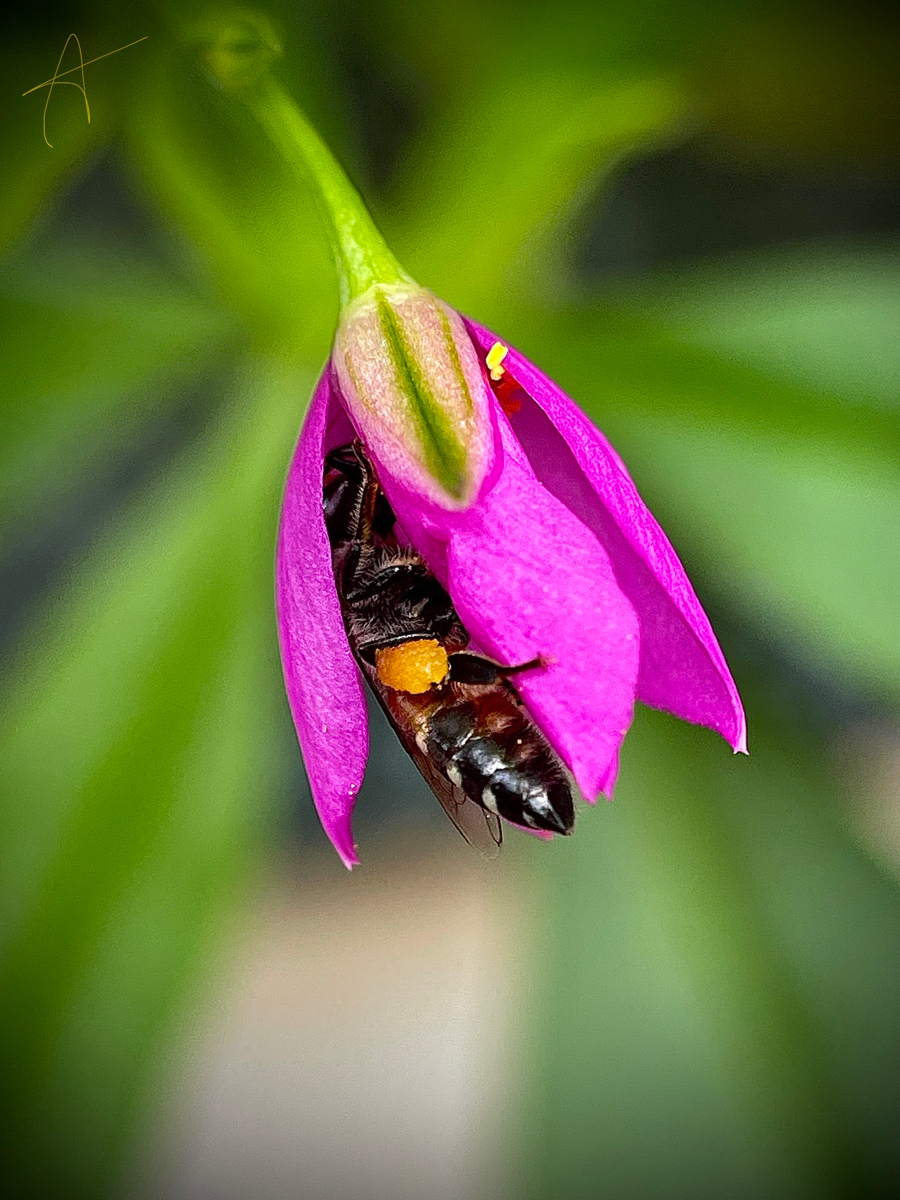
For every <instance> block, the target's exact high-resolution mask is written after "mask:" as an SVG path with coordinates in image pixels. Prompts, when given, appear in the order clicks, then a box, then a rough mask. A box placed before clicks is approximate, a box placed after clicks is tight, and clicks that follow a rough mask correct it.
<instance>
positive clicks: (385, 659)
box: [375, 638, 449, 695]
mask: <svg viewBox="0 0 900 1200" xmlns="http://www.w3.org/2000/svg"><path fill="white" fill-rule="evenodd" d="M375 670H376V671H377V673H378V678H379V679H380V680H381V682H382V683H383V684H384V685H385V687H389V688H393V689H394V691H396V692H410V693H411V694H412V695H419V694H421V693H422V692H427V691H428V689H429V688H430V687H431V686H432V684H434V683H442V682H443V680H444V679H446V678H447V671H448V670H449V663H448V662H447V651H446V650H445V649H444V647H443V646H442V645H441V644H440V642H436V641H434V639H432V638H424V639H423V640H421V641H417V642H403V644H402V645H400V646H388V647H386V648H385V649H384V650H376V651H375Z"/></svg>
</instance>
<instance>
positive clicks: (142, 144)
mask: <svg viewBox="0 0 900 1200" xmlns="http://www.w3.org/2000/svg"><path fill="white" fill-rule="evenodd" d="M173 36H174V35H172V34H165V33H164V34H161V39H162V44H161V45H160V47H159V49H158V52H157V53H156V54H155V55H154V56H153V58H152V60H150V61H149V62H148V63H147V64H146V68H145V70H144V71H143V72H142V74H141V75H140V77H139V78H136V79H135V81H134V85H133V95H132V99H131V102H130V104H129V106H128V114H127V120H126V124H125V137H126V145H127V149H128V153H129V156H130V159H131V161H132V163H133V165H134V167H135V169H136V171H137V176H138V178H139V180H140V181H141V183H142V185H143V186H144V187H145V188H146V189H147V190H148V193H149V197H150V198H151V203H153V204H154V205H156V206H159V208H160V209H161V211H162V212H163V213H164V214H165V216H166V217H167V218H168V220H169V222H170V224H172V225H174V227H175V228H176V229H178V230H180V231H181V233H182V234H183V235H187V237H188V238H189V239H190V241H191V242H192V243H193V245H194V247H195V249H196V250H198V251H199V253H200V255H201V256H202V259H201V261H205V264H208V268H209V269H210V274H211V276H212V278H213V279H214V281H215V284H216V287H217V288H218V289H219V290H220V291H221V293H222V294H223V295H224V296H225V297H227V299H228V300H229V302H230V303H231V304H233V305H234V306H236V307H237V309H238V310H239V311H240V312H241V314H242V316H243V318H244V319H245V320H246V321H247V322H248V323H249V325H250V326H251V327H252V328H253V329H254V331H255V332H256V334H257V336H258V337H259V338H261V339H262V340H265V341H266V342H272V341H276V340H281V341H284V342H286V343H288V344H289V345H291V346H294V347H298V346H299V347H301V348H303V349H304V351H305V352H306V353H310V354H313V355H315V356H317V357H318V356H321V357H322V358H324V356H325V351H326V348H327V346H328V344H329V342H330V339H331V336H332V332H333V329H334V324H335V321H336V316H337V285H336V282H335V275H334V268H333V265H332V263H331V258H330V254H329V252H328V249H327V245H326V242H325V239H324V236H323V233H322V230H321V227H320V222H319V218H318V215H317V214H316V212H315V209H314V207H313V202H312V198H311V194H310V193H309V192H308V191H307V190H306V189H305V188H304V187H303V186H302V184H301V183H299V182H298V180H297V179H296V177H295V176H294V175H292V174H291V173H290V172H289V171H288V169H287V168H286V167H285V166H284V164H283V163H282V162H281V161H280V159H279V158H278V155H277V153H276V151H275V150H274V149H273V148H272V147H271V146H269V145H268V143H267V142H266V140H265V137H264V135H263V133H262V131H261V129H260V128H259V127H258V126H257V124H256V123H255V122H254V120H253V118H252V117H251V116H250V115H249V113H248V112H247V111H246V109H245V108H244V106H243V105H242V104H241V102H240V100H239V99H237V98H236V97H234V96H231V95H229V94H227V93H225V92H223V91H221V90H217V89H216V87H215V86H214V84H213V83H212V82H211V81H210V80H209V79H207V78H206V76H205V75H203V73H202V70H201V68H202V60H201V56H200V54H199V52H198V51H197V50H196V49H192V48H191V47H190V46H189V45H183V46H177V45H176V44H175V43H174V41H173V40H172V39H173ZM294 53H295V55H297V56H298V59H299V61H295V62H293V63H292V64H291V65H292V67H293V70H294V71H295V72H296V71H300V70H301V65H302V64H304V63H306V62H307V61H308V59H307V57H305V56H304V52H303V47H302V46H301V47H294ZM313 73H314V74H315V71H313Z"/></svg>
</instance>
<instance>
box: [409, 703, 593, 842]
mask: <svg viewBox="0 0 900 1200" xmlns="http://www.w3.org/2000/svg"><path fill="white" fill-rule="evenodd" d="M507 733H508V735H509V741H508V744H507V740H506V739H505V738H502V737H500V738H498V737H491V736H489V735H486V734H484V733H482V732H480V731H479V728H478V711H477V709H476V707H475V705H472V704H468V703H461V704H457V705H453V706H450V707H448V708H444V709H442V710H440V711H438V712H436V713H435V714H434V715H433V717H432V720H431V722H430V725H429V730H428V751H429V754H430V756H431V757H432V759H433V761H434V763H435V765H436V766H437V767H439V769H440V770H442V771H443V772H444V774H445V775H446V776H447V778H448V779H449V780H450V782H451V783H453V784H454V785H455V786H456V787H459V788H461V789H462V790H463V791H464V792H465V794H466V795H467V796H468V797H469V799H470V800H474V801H475V803H476V804H479V805H481V807H482V808H485V809H487V810H488V811H489V812H492V813H495V814H496V815H498V816H501V817H504V818H505V819H506V820H507V821H512V822H513V823H514V824H516V825H526V826H529V827H530V828H532V829H545V830H548V831H549V832H551V833H563V834H565V833H571V831H572V827H573V825H574V823H575V806H574V803H573V800H572V790H571V787H570V785H569V781H568V779H567V777H566V776H565V774H564V772H563V771H562V770H561V768H560V766H559V763H558V760H557V759H556V756H555V755H554V754H553V751H552V750H551V749H550V747H549V745H547V744H546V742H545V741H544V738H543V736H542V735H541V734H540V733H539V732H538V731H537V729H536V728H535V727H534V726H533V725H531V724H530V723H524V722H522V723H519V722H516V723H515V725H513V726H512V727H511V728H509V729H508V730H507ZM514 734H518V735H519V736H513V735H514Z"/></svg>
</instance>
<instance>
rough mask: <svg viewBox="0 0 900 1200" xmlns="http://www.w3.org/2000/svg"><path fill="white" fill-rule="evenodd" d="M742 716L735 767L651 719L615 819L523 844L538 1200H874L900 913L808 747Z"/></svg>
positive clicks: (891, 1075)
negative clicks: (846, 827)
mask: <svg viewBox="0 0 900 1200" xmlns="http://www.w3.org/2000/svg"><path fill="white" fill-rule="evenodd" d="M750 722H751V728H752V729H753V730H754V741H755V745H756V750H755V752H754V753H753V754H752V755H751V757H750V759H749V760H745V759H733V758H732V757H731V755H730V754H729V753H728V752H727V749H726V748H725V747H724V746H723V745H722V743H721V742H719V741H718V740H717V739H714V738H713V737H711V736H710V735H709V734H707V733H705V732H702V731H700V730H697V729H692V728H690V727H688V726H685V725H681V724H678V723H676V722H675V721H674V720H673V719H672V718H669V717H666V716H662V715H659V714H653V713H649V712H646V711H642V712H641V713H640V714H639V717H638V720H637V721H636V723H635V727H634V729H633V730H632V732H631V734H630V735H629V739H628V741H627V742H626V744H625V751H624V755H623V769H622V778H621V782H620V785H619V788H618V791H617V794H616V801H615V803H614V804H613V805H612V806H603V805H601V806H600V807H599V809H598V810H597V811H595V812H588V811H584V812H582V813H581V814H580V819H579V826H578V831H577V836H576V837H574V838H572V839H571V841H569V842H566V843H564V844H560V845H558V846H554V847H553V850H552V853H550V854H546V853H544V854H541V853H540V851H541V850H542V849H545V848H543V847H537V848H532V847H528V851H529V853H528V858H529V861H530V863H531V864H532V868H533V870H534V872H535V875H536V877H537V879H538V880H539V892H538V895H537V897H536V904H535V914H536V920H537V922H538V928H539V929H540V931H541V936H540V939H539V941H538V944H537V946H536V947H535V950H534V954H535V961H536V970H537V972H538V976H539V980H540V983H539V991H538V1007H537V1010H536V1013H535V1020H536V1023H537V1024H538V1025H539V1028H540V1029H541V1035H540V1037H539V1038H537V1039H533V1040H532V1042H531V1043H530V1046H529V1051H528V1055H529V1059H530V1061H531V1063H532V1074H530V1075H529V1076H527V1077H526V1079H524V1080H523V1081H522V1082H521V1088H522V1092H521V1094H522V1096H523V1097H524V1106H525V1110H526V1117H527V1119H526V1122H525V1124H524V1126H523V1131H522V1132H523V1143H522V1153H524V1155H525V1166H524V1172H523V1177H524V1179H525V1181H526V1182H525V1186H524V1192H525V1194H526V1195H529V1196H536V1197H544V1196H551V1195H554V1196H560V1195H562V1196H566V1197H573V1198H577V1197H582V1196H583V1197H588V1196H590V1197H598V1196H609V1197H620V1196H629V1197H634V1198H635V1200H637V1198H639V1197H646V1198H648V1200H649V1198H651V1197H652V1198H654V1200H655V1198H657V1197H661V1196H665V1197H667V1198H668V1197H671V1198H673V1200H681V1198H682V1197H684V1198H687V1197H704V1198H705V1197H713V1196H722V1195H728V1196H735V1197H740V1196H746V1197H747V1198H748V1200H749V1198H751V1197H753V1198H756V1197H770V1198H774V1197H784V1198H785V1200H788V1198H793V1197H796V1196H801V1195H815V1196H820V1197H826V1196H844V1197H848V1196H860V1197H861V1196H874V1195H877V1194H881V1193H880V1192H879V1191H878V1176H879V1173H880V1172H882V1171H885V1172H887V1171H888V1170H889V1169H890V1168H891V1167H892V1166H893V1163H892V1158H893V1155H894V1153H895V1151H894V1147H893V1141H894V1139H893V1130H892V1118H891V1113H893V1112H896V1107H897V1103H898V1101H900V1095H898V1083H897V1080H898V1078H900V1074H898V1071H897V1062H898V1049H900V1048H898V1042H897V1036H896V1028H895V1022H894V1021H893V1019H887V1020H886V1019H885V1015H884V1012H883V1009H884V1003H883V1001H884V996H885V995H886V994H891V993H893V992H894V991H896V989H897V987H898V986H900V934H898V930H900V921H898V917H900V897H898V895H897V892H896V888H895V887H894V886H893V885H892V883H891V882H890V881H889V880H887V879H886V878H885V877H883V876H882V875H881V874H880V872H879V871H878V870H877V869H876V868H875V867H874V865H873V864H872V863H871V862H870V861H868V860H866V859H865V857H864V856H863V855H862V853H861V852H860V851H859V850H858V849H857V848H856V847H854V846H853V845H852V843H851V842H850V839H849V838H848V837H847V836H846V834H845V833H844V832H843V830H842V828H841V824H840V821H839V818H838V815H837V809H836V807H835V805H834V799H833V797H832V795H831V791H830V785H829V782H828V778H827V773H826V770H825V769H824V766H825V765H824V764H822V762H821V758H820V756H819V755H818V752H817V748H815V747H813V746H804V745H803V744H800V743H799V742H797V741H796V740H792V738H791V736H790V734H788V733H787V732H785V731H778V730H777V728H776V727H774V726H773V725H772V724H771V722H769V721H767V720H766V719H765V715H764V713H763V712H762V711H760V710H759V709H758V708H757V707H756V706H755V705H753V704H751V705H750ZM848 956H849V957H848ZM848 961H850V962H852V967H851V969H850V970H849V971H848ZM876 1110H877V1111H878V1116H877V1118H876V1119H874V1120H873V1115H874V1113H875V1111H876ZM863 1147H865V1149H863Z"/></svg>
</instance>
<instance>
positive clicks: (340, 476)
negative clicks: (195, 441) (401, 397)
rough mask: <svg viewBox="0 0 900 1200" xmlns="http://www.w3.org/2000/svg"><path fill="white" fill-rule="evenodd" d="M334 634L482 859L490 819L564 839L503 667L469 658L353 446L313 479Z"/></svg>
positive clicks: (564, 808) (526, 721)
mask: <svg viewBox="0 0 900 1200" xmlns="http://www.w3.org/2000/svg"><path fill="white" fill-rule="evenodd" d="M323 507H324V515H325V527H326V529H327V532H328V539H329V542H330V544H331V555H332V564H333V567H334V575H335V582H336V586H337V591H338V596H339V599H340V604H341V612H342V615H343V619H344V628H345V629H346V632H347V638H348V640H349V643H350V648H351V650H352V651H353V655H354V657H355V659H356V661H357V664H358V665H359V668H360V670H361V671H362V673H363V675H364V677H365V679H366V681H367V683H368V684H369V686H370V688H371V689H372V691H373V693H374V695H375V697H376V699H377V700H378V702H379V704H380V705H381V707H382V709H383V710H384V712H385V713H386V714H387V717H388V720H389V721H390V723H391V725H392V726H393V727H394V730H395V731H396V733H397V735H398V737H399V738H400V741H401V743H402V744H403V747H404V749H405V750H406V751H407V753H408V754H409V755H410V757H411V758H412V760H413V762H414V763H415V764H416V766H417V767H418V769H419V771H420V772H421V773H422V775H423V776H424V778H425V780H426V782H427V783H428V785H429V787H430V788H431V790H432V791H433V792H434V794H435V795H436V796H437V798H438V800H439V801H440V802H441V804H442V805H443V807H444V809H445V811H446V812H447V815H448V816H449V817H450V819H451V820H452V821H453V823H454V824H455V825H456V827H457V828H458V829H459V831H460V833H462V835H463V837H464V838H465V839H466V840H467V841H469V842H471V843H472V844H473V845H475V846H477V847H478V848H479V849H481V850H482V851H483V852H485V853H486V854H488V856H489V857H490V856H493V855H494V854H496V853H497V850H498V849H499V846H500V843H501V841H502V833H501V826H500V817H503V818H504V819H505V820H507V821H510V822H511V823H512V824H514V825H520V826H523V827H525V828H526V829H531V830H533V831H537V832H539V833H544V834H547V833H551V834H552V833H559V834H569V833H571V832H572V828H573V825H574V822H575V807H574V803H573V797H572V784H571V782H570V779H569V775H568V773H567V771H566V769H565V767H564V766H563V764H562V762H561V760H560V758H559V756H558V755H557V754H556V752H555V751H554V750H553V748H552V747H551V746H550V744H549V742H548V741H547V739H546V738H545V737H544V735H543V733H541V731H540V730H539V729H538V727H537V726H536V725H535V723H534V721H532V719H531V717H530V716H529V715H528V712H527V710H526V709H525V707H524V705H523V703H522V700H521V698H520V696H519V694H518V692H517V691H516V688H515V686H514V684H513V683H512V681H511V677H512V676H515V675H518V674H521V673H522V672H524V671H532V670H540V669H542V667H543V666H544V663H543V660H542V659H540V658H534V659H531V660H530V661H529V662H525V663H520V664H518V665H515V666H503V665H502V664H500V663H498V662H495V661H494V660H493V659H490V658H488V657H486V656H485V655H483V654H478V653H476V652H474V651H473V650H471V649H469V642H470V637H469V633H468V631H467V630H466V628H465V627H464V625H463V624H462V621H461V620H460V618H459V615H458V613H457V612H456V609H455V608H454V606H453V601H452V600H451V599H450V596H449V595H448V593H447V592H446V591H445V589H444V588H443V587H442V585H441V583H440V582H439V580H438V579H437V578H436V577H435V575H434V574H433V573H432V572H431V571H430V570H429V568H428V566H427V564H426V563H425V561H424V559H423V558H422V557H421V555H419V554H418V553H416V551H415V550H413V549H412V548H411V547H409V546H406V545H404V544H403V543H402V542H401V541H400V540H399V539H398V537H397V530H396V518H395V515H394V512H393V510H392V509H391V507H390V504H389V503H388V499H387V497H386V495H385V494H384V492H383V490H382V488H381V486H380V484H379V482H378V477H377V475H376V473H375V469H374V467H373V466H372V463H371V462H370V461H369V458H368V456H367V455H366V452H365V448H364V447H363V445H362V443H361V442H359V441H355V442H351V443H348V444H347V445H345V446H340V447H338V448H337V449H335V450H332V451H331V453H330V454H328V455H327V457H326V459H325V468H324V477H323Z"/></svg>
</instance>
